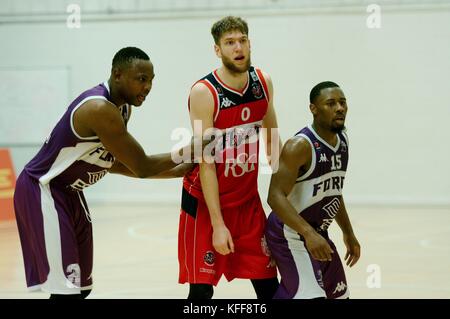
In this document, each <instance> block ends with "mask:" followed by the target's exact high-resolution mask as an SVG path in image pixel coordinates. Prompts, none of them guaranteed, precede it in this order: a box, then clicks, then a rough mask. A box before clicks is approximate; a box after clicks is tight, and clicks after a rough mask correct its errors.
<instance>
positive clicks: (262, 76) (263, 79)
mask: <svg viewBox="0 0 450 319" xmlns="http://www.w3.org/2000/svg"><path fill="white" fill-rule="evenodd" d="M255 71H256V74H257V75H258V77H259V80H260V81H261V83H262V85H263V89H264V93H266V99H267V102H269V101H270V95H269V90H268V88H267V83H266V79H265V78H264V75H263V74H262V71H261V70H260V69H257V68H255Z"/></svg>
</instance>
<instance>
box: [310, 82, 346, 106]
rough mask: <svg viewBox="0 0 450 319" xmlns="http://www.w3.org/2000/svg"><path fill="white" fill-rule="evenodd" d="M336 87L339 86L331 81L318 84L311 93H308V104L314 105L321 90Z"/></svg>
mask: <svg viewBox="0 0 450 319" xmlns="http://www.w3.org/2000/svg"><path fill="white" fill-rule="evenodd" d="M336 87H339V85H337V84H336V83H334V82H331V81H325V82H320V83H319V84H317V85H316V86H314V87H313V88H312V90H311V92H310V93H309V103H311V104H314V101H315V100H316V98H317V97H318V96H319V95H320V91H322V90H323V89H328V88H336Z"/></svg>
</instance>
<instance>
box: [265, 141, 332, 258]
mask: <svg viewBox="0 0 450 319" xmlns="http://www.w3.org/2000/svg"><path fill="white" fill-rule="evenodd" d="M310 162H311V147H310V145H309V143H308V142H307V141H306V140H305V139H303V138H301V137H293V138H291V139H289V140H288V141H287V142H286V144H285V145H284V146H283V149H282V151H281V156H280V163H279V168H278V171H277V172H276V173H274V174H273V175H272V178H271V181H270V188H269V197H268V200H267V202H268V204H269V205H270V207H271V208H272V209H273V211H274V212H275V213H276V214H277V216H278V217H279V218H280V219H281V220H282V221H283V223H285V224H286V225H288V226H289V227H291V228H292V229H294V230H295V231H297V232H298V233H299V234H300V235H302V236H303V238H305V244H306V248H307V249H308V251H309V252H310V253H311V255H312V257H313V258H315V259H317V260H321V261H325V260H331V254H332V253H333V250H332V249H331V247H330V245H329V244H328V242H327V241H326V240H325V239H324V238H323V237H322V236H321V235H320V234H318V233H317V232H316V231H315V230H314V228H312V227H311V225H309V224H308V222H306V221H305V220H304V219H303V218H302V217H301V216H300V215H299V214H298V212H297V211H296V210H295V208H294V207H293V206H292V204H291V203H290V202H289V200H288V198H287V197H288V195H289V193H290V192H291V190H292V188H293V187H294V185H295V181H296V179H297V176H298V172H299V171H300V170H301V169H302V168H304V167H305V166H307V165H308V164H309V163H310Z"/></svg>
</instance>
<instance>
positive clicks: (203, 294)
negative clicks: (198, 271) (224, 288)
mask: <svg viewBox="0 0 450 319" xmlns="http://www.w3.org/2000/svg"><path fill="white" fill-rule="evenodd" d="M213 294H214V289H213V286H212V285H208V284H190V285H189V296H188V299H194V300H195V299H211V298H212V296H213Z"/></svg>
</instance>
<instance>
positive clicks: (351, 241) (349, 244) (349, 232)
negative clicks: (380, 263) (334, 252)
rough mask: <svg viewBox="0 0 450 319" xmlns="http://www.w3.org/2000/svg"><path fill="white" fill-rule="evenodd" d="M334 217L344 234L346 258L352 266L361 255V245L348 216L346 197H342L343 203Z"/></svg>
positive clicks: (347, 262) (348, 264)
mask: <svg viewBox="0 0 450 319" xmlns="http://www.w3.org/2000/svg"><path fill="white" fill-rule="evenodd" d="M334 219H336V222H337V223H338V225H339V227H340V228H341V230H342V234H343V236H344V244H345V247H346V248H347V252H346V253H345V258H344V259H345V262H346V264H347V266H350V267H352V266H353V265H354V264H356V263H357V262H358V260H359V257H360V256H361V246H360V245H359V242H358V240H357V239H356V236H355V234H354V232H353V227H352V224H351V222H350V218H349V217H348V214H347V209H346V208H345V203H344V197H341V205H340V207H339V211H338V213H337V214H336V216H335V218H334Z"/></svg>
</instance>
